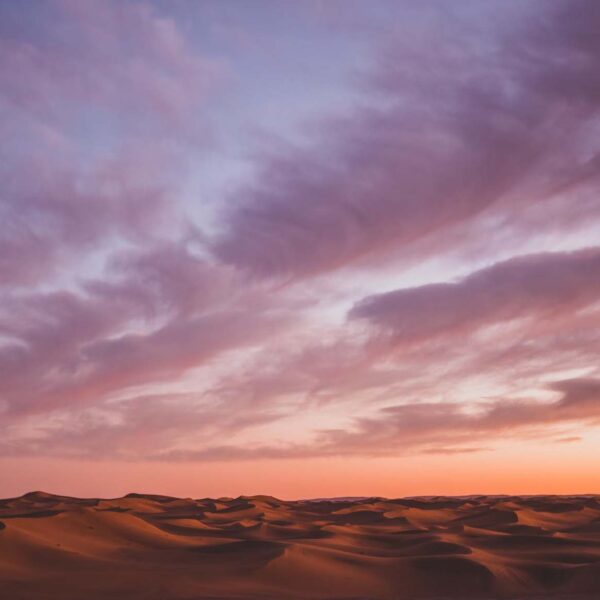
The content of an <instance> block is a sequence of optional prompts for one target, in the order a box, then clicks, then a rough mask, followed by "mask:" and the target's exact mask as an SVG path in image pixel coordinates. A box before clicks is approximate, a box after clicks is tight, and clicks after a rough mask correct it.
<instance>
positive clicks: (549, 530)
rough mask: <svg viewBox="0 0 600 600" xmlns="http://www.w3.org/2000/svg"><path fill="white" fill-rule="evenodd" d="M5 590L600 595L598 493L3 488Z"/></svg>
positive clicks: (23, 595) (57, 594)
mask: <svg viewBox="0 0 600 600" xmlns="http://www.w3.org/2000/svg"><path fill="white" fill-rule="evenodd" d="M0 598H2V599H5V598H6V599H7V600H8V599H11V600H37V599H48V600H58V599H61V600H69V599H75V598H76V599H78V600H79V599H81V598H86V599H99V598H114V599H120V598H127V599H134V600H135V599H142V598H143V599H149V600H153V599H155V600H183V599H188V600H197V599H201V598H204V599H209V598H211V599H216V598H220V599H225V598H228V599H236V598H253V599H263V598H264V599H286V598H290V599H301V598H305V599H326V598H327V599H336V600H341V599H346V600H348V599H351V598H352V599H356V600H358V599H367V598H371V599H404V598H406V599H408V598H431V599H433V598H436V599H441V598H456V599H458V598H460V599H467V598H472V599H477V600H481V599H487V598H539V599H542V598H544V599H545V598H556V599H559V598H560V599H570V598H573V599H579V598H581V599H586V600H587V599H590V600H591V599H597V598H600V497H593V496H586V497H575V496H574V497H539V496H538V497H510V498H508V497H485V496H483V497H464V498H405V499H398V500H386V499H381V498H372V499H366V500H364V499H358V500H357V499H349V500H343V501H331V500H318V501H298V502H286V501H281V500H277V499H276V498H272V497H269V496H253V497H239V498H234V499H229V498H220V499H218V500H212V499H200V500H193V499H189V498H188V499H179V498H171V497H167V496H153V495H141V494H130V495H128V496H126V497H124V498H117V499H114V500H97V499H78V498H68V497H63V496H54V495H51V494H44V493H42V492H34V493H30V494H26V495H24V496H22V497H21V498H13V499H7V500H0Z"/></svg>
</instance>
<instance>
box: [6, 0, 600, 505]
mask: <svg viewBox="0 0 600 600" xmlns="http://www.w3.org/2000/svg"><path fill="white" fill-rule="evenodd" d="M599 31H600V2H596V1H595V0H565V1H561V0H489V1H488V0H460V1H458V0H457V1H454V2H448V1H446V0H439V1H438V0H429V1H426V2H414V1H409V0H402V1H398V0H390V1H389V2H388V1H384V0H374V1H371V0H356V1H353V0H322V1H319V0H301V1H299V2H291V1H290V2H288V1H283V0H281V1H280V0H227V1H223V0H199V1H192V0H172V1H166V0H164V1H155V2H151V1H145V2H142V1H128V0H123V1H118V0H114V1H109V0H95V1H92V0H22V1H14V0H0V132H1V135H2V140H3V143H2V145H1V146H0V177H1V183H2V187H1V195H0V425H1V429H0V431H1V434H2V435H1V436H0V497H6V496H11V495H17V494H21V493H23V492H26V491H30V490H33V489H43V490H45V491H49V492H54V493H64V494H72V495H80V496H81V495H84V496H85V495H90V496H91V495H97V496H103V497H107V496H116V495H121V494H124V493H126V492H130V491H138V492H156V493H164V494H174V495H181V496H193V497H204V496H221V495H233V496H237V495H239V494H251V493H264V494H273V495H276V496H278V497H282V498H290V499H291V498H303V497H322V496H356V495H384V496H400V495H418V494H469V493H542V492H547V493H592V492H596V493H598V492H600V194H599V192H600V36H599V35H598V32H599Z"/></svg>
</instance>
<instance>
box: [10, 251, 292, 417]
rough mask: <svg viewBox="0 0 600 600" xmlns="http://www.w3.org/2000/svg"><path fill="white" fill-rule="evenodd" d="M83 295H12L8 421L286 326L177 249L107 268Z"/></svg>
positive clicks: (165, 374)
mask: <svg viewBox="0 0 600 600" xmlns="http://www.w3.org/2000/svg"><path fill="white" fill-rule="evenodd" d="M83 287H84V291H73V292H66V291H62V292H50V293H42V292H38V293H35V292H34V293H29V294H14V295H13V296H6V297H5V302H4V304H3V306H2V309H1V310H0V335H2V336H3V337H4V338H6V340H7V341H6V342H5V343H4V344H2V345H0V373H1V374H2V378H1V379H2V381H1V384H0V390H1V393H2V398H3V400H4V402H5V403H6V404H7V406H8V409H9V410H10V411H11V412H17V413H19V412H30V411H43V410H52V409H54V408H56V407H57V406H60V405H68V404H70V403H77V404H81V403H84V402H90V401H91V402H93V401H95V400H96V401H97V400H99V399H101V398H102V397H103V396H104V395H106V394H109V393H110V392H114V391H118V390H122V389H125V388H127V387H129V386H132V385H139V384H145V383H149V382H153V381H161V380H164V379H165V378H172V377H177V376H179V375H181V374H182V373H184V372H186V371H187V370H189V369H191V368H193V367H197V366H200V365H202V364H203V363H204V362H206V361H207V360H209V359H210V358H212V357H214V356H215V355H217V354H219V353H222V352H224V351H226V350H229V349H237V348H240V347H244V346H245V345H247V344H251V343H254V342H255V341H256V340H257V339H262V340H264V339H266V338H268V337H269V336H270V335H272V334H273V333H274V332H275V331H277V330H278V328H280V327H281V325H282V324H283V323H284V322H285V321H286V319H287V315H286V311H285V310H284V309H282V310H278V309H277V307H275V306H274V305H273V304H271V303H270V302H269V301H268V300H267V298H266V297H265V295H264V293H263V292H261V291H260V290H257V289H254V288H252V287H241V286H240V285H239V282H236V283H234V280H233V279H232V274H231V273H229V272H228V269H227V268H226V267H225V268H224V269H222V270H221V269H219V268H218V267H216V266H214V265H210V264H208V263H206V262H205V261H204V260H203V259H202V258H201V257H199V256H197V255H195V254H193V253H192V252H191V251H190V250H189V249H187V248H186V246H185V244H184V243H183V242H182V243H181V245H173V244H167V245H160V246H158V247H155V248H151V249H148V250H147V251H145V252H140V251H133V252H127V253H125V254H122V255H121V257H120V258H119V259H115V265H114V274H113V276H112V277H108V278H105V279H102V280H99V281H95V280H92V281H88V282H87V283H85V284H84V286H83Z"/></svg>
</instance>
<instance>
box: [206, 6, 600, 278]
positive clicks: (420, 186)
mask: <svg viewBox="0 0 600 600" xmlns="http://www.w3.org/2000/svg"><path fill="white" fill-rule="evenodd" d="M554 9H555V10H553V11H549V12H548V13H547V14H546V15H545V18H544V19H543V21H542V22H541V23H539V22H538V24H537V25H535V24H534V25H531V22H532V21H530V20H527V21H526V23H527V26H526V27H525V26H523V27H520V28H518V30H517V31H514V30H513V31H511V32H510V33H507V32H504V33H500V34H498V32H496V38H498V39H496V38H494V39H493V40H491V41H490V39H489V38H488V34H489V32H487V31H486V30H484V31H481V30H480V31H477V30H474V31H470V32H469V33H470V34H471V37H466V36H465V35H464V33H465V32H464V23H461V24H460V25H463V27H462V28H461V27H460V26H458V27H456V25H457V23H456V22H453V21H448V20H444V21H443V28H444V29H443V30H442V29H441V28H440V29H439V30H438V29H437V28H436V26H435V23H439V21H436V20H435V19H432V20H431V23H430V24H429V25H428V28H426V31H425V32H423V31H421V30H420V29H419V34H420V35H421V38H422V39H421V42H420V43H419V42H417V41H416V40H415V38H414V36H412V37H411V36H410V32H407V31H404V30H402V31H401V32H399V34H398V39H397V40H396V42H395V43H393V44H391V46H390V48H389V50H388V52H387V54H385V55H384V58H383V59H382V60H381V65H380V68H379V70H378V71H377V75H376V76H374V77H372V79H371V82H372V85H374V86H376V87H375V91H374V89H373V87H371V88H370V91H371V93H372V95H373V96H374V97H375V98H376V99H377V100H379V102H378V101H377V100H374V101H373V105H372V106H370V107H367V108H363V109H362V110H357V111H356V112H355V113H354V114H351V115H350V116H348V117H344V118H336V119H334V120H331V121H324V122H323V123H321V125H320V127H319V131H320V134H319V135H317V136H315V137H316V138H317V139H316V140H315V141H314V143H313V144H312V145H309V147H308V148H297V149H291V150H289V149H288V150H286V149H285V148H284V149H282V148H276V149H275V151H274V152H273V157H272V158H270V159H268V160H266V161H263V163H262V167H263V168H262V172H261V174H260V175H259V176H258V177H257V178H256V180H255V181H254V183H253V184H252V185H251V186H248V187H247V188H246V189H243V190H240V192H239V194H238V198H234V199H233V200H232V202H231V205H230V206H229V207H228V209H227V210H226V211H225V213H224V221H223V232H222V233H221V235H220V236H219V237H217V238H216V239H215V240H214V252H215V254H216V256H218V257H219V258H220V259H222V260H224V261H227V262H230V263H232V264H235V265H237V266H239V267H241V268H243V269H246V270H247V271H249V272H251V273H252V274H254V275H256V276H260V277H278V278H284V279H295V278H303V277H307V276H311V275H316V274H322V273H326V272H330V271H333V270H336V269H339V268H340V267H344V266H347V265H351V264H355V263H356V262H357V261H360V260H362V259H364V258H365V257H369V256H374V255H377V254H381V253H382V252H389V251H391V250H396V251H398V250H399V249H401V250H404V251H405V253H406V252H408V251H409V249H410V248H411V245H413V244H415V243H417V242H419V243H420V244H421V246H420V254H419V255H418V256H416V257H413V258H418V259H421V260H422V259H423V256H424V253H425V252H431V251H433V250H435V251H441V250H442V249H446V250H447V249H448V244H447V243H445V242H444V240H450V239H452V240H455V236H456V235H457V234H456V228H465V227H469V228H470V232H469V233H470V235H472V236H475V237H477V235H479V236H485V237H488V236H489V234H488V233H487V230H488V229H489V222H490V221H493V222H494V223H495V224H496V227H497V228H499V229H502V230H503V231H510V232H519V233H520V235H521V236H523V235H526V236H528V235H530V232H529V231H528V232H524V231H522V230H520V221H521V220H522V219H525V218H526V219H531V218H533V217H532V214H537V213H535V211H534V212H533V213H531V211H533V210H534V209H536V210H537V211H538V212H539V214H540V215H541V214H543V213H544V212H545V215H546V218H547V219H548V221H553V220H554V219H555V218H560V215H565V218H567V219H573V220H577V219H579V220H581V219H583V218H585V217H586V216H587V215H588V214H589V213H590V211H591V212H592V213H594V214H596V215H597V210H598V205H597V202H595V201H594V199H593V198H591V197H590V198H588V200H585V201H584V200H583V198H584V196H585V193H584V192H585V189H586V188H585V186H586V185H589V183H590V180H594V181H595V180H596V179H597V176H598V174H599V172H598V168H597V167H598V161H597V156H598V155H599V154H598V147H597V143H596V141H595V140H594V139H593V138H592V137H590V132H591V130H592V128H593V123H594V122H595V120H596V119H597V117H598V108H599V105H598V102H597V99H598V98H597V93H596V86H595V84H594V83H593V82H595V80H596V77H595V72H596V70H597V67H598V64H600V51H599V48H598V46H597V44H596V43H595V42H594V41H593V39H594V38H593V35H589V34H590V32H591V31H593V30H594V28H597V27H598V26H600V16H599V14H598V11H597V8H596V7H595V6H594V5H593V4H592V3H586V2H575V3H573V4H570V3H561V4H558V5H556V6H555V7H554ZM494 22H497V21H496V20H494ZM498 22H500V21H498ZM454 27H456V29H454ZM512 29H514V28H512ZM448 31H450V32H451V33H448ZM407 39H408V42H407V41H406V40H407ZM432 39H435V44H432V43H431V40H432ZM581 39H584V40H589V41H585V42H582V41H581ZM573 65H574V67H573ZM373 82H374V83H373ZM381 95H383V97H384V98H385V100H386V102H385V104H386V107H384V108H382V107H381ZM567 188H568V189H569V190H570V194H567V195H571V194H575V193H577V194H578V199H579V202H578V203H576V204H574V203H573V202H572V201H569V199H565V198H564V197H562V196H561V197H560V198H558V201H557V198H555V195H556V194H557V191H558V190H561V193H562V194H563V195H564V194H565V189H567ZM587 193H588V194H589V193H590V190H589V189H588V190H587ZM594 198H595V196H594ZM544 207H546V208H544ZM555 211H558V212H555ZM578 211H581V212H580V213H579V212H578ZM530 213H531V214H530ZM524 215H527V217H525V216H524ZM479 221H480V225H481V228H482V230H481V231H479V232H477V231H476V227H475V225H476V223H477V222H479ZM486 223H487V225H486ZM563 223H564V221H563ZM540 226H541V227H543V224H542V223H540ZM425 242H426V243H425ZM428 247H429V248H428Z"/></svg>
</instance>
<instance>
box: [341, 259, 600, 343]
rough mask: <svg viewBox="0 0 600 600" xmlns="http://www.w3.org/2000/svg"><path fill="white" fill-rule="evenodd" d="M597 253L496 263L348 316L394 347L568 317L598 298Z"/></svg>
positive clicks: (363, 304) (381, 298)
mask: <svg viewBox="0 0 600 600" xmlns="http://www.w3.org/2000/svg"><path fill="white" fill-rule="evenodd" d="M599 282H600V249H598V248H590V249H588V250H582V251H579V252H573V253H547V254H540V255H528V256H523V257H518V258H514V259H511V260H507V261H503V262H500V263H496V264H494V265H492V266H490V267H488V268H485V269H482V270H479V271H476V272H474V273H472V274H470V275H468V276H467V277H465V278H463V279H462V280H460V281H458V282H456V283H437V284H429V285H425V286H421V287H417V288H409V289H401V290H396V291H392V292H388V293H385V294H379V295H376V296H370V297H367V298H365V299H363V300H361V301H360V302H358V303H357V304H356V305H355V306H354V307H353V308H352V310H351V311H350V313H349V318H350V319H351V320H352V319H364V320H367V321H368V322H370V323H372V324H373V325H375V326H376V327H378V328H379V329H380V330H381V331H383V332H386V333H389V334H390V335H391V336H392V338H393V340H394V341H395V342H396V343H399V344H401V343H411V342H419V341H424V340H430V339H432V338H435V337H439V336H447V335H459V334H469V333H471V332H473V331H475V330H477V329H479V328H481V327H484V326H491V325H494V324H497V323H502V322H506V321H511V320H514V319H519V318H536V319H548V318H558V317H560V316H563V315H564V314H565V313H567V314H568V315H569V316H570V315H571V314H572V313H573V312H575V311H577V310H579V309H581V308H584V307H586V306H591V305H593V304H595V303H597V302H598V301H599V300H600V283H599Z"/></svg>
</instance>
